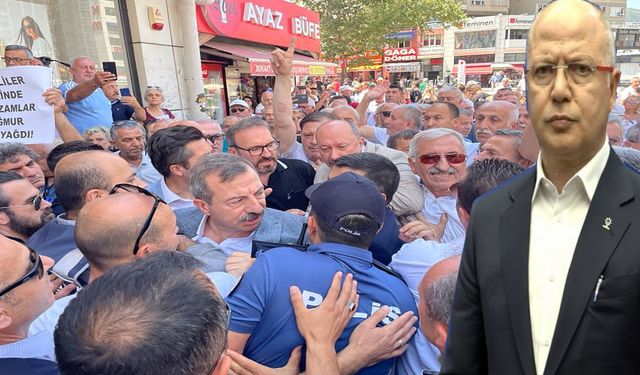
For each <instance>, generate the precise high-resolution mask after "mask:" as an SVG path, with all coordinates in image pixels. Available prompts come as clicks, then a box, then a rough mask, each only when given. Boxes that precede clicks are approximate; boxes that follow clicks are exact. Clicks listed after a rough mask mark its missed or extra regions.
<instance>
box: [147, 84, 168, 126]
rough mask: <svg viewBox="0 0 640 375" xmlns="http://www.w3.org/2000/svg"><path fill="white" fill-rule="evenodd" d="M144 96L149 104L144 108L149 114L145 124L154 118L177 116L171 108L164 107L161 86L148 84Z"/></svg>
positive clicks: (161, 118) (162, 118)
mask: <svg viewBox="0 0 640 375" xmlns="http://www.w3.org/2000/svg"><path fill="white" fill-rule="evenodd" d="M144 97H145V99H146V101H147V106H146V107H145V108H144V111H145V112H146V114H147V119H146V120H145V124H147V123H149V122H151V121H154V120H173V119H175V118H176V116H174V115H173V113H171V111H170V110H168V109H166V108H162V103H163V102H164V95H163V94H162V89H161V88H160V87H158V86H147V90H146V91H145V93H144Z"/></svg>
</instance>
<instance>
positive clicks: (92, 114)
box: [59, 81, 113, 134]
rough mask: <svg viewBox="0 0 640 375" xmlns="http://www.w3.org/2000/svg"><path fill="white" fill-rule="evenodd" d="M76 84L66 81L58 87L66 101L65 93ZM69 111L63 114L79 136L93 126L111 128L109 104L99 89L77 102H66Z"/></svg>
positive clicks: (111, 120) (111, 119) (111, 118)
mask: <svg viewBox="0 0 640 375" xmlns="http://www.w3.org/2000/svg"><path fill="white" fill-rule="evenodd" d="M77 85H78V84H77V83H75V82H74V81H67V82H64V83H63V84H61V85H60V87H59V89H60V91H62V96H63V97H64V99H65V100H67V92H68V91H69V90H71V89H72V88H74V87H76V86H77ZM67 107H69V110H68V111H67V112H66V113H65V115H66V116H67V118H68V119H69V121H70V122H71V124H73V126H74V127H75V128H76V129H78V132H80V134H84V132H85V130H87V129H89V128H92V127H94V126H105V127H107V128H110V127H111V124H112V123H113V117H112V115H111V103H110V102H109V99H107V97H106V96H105V95H104V92H102V90H101V89H100V88H97V89H95V90H94V91H93V92H92V93H91V95H89V96H87V97H86V98H84V99H82V100H79V101H77V102H73V103H69V102H67Z"/></svg>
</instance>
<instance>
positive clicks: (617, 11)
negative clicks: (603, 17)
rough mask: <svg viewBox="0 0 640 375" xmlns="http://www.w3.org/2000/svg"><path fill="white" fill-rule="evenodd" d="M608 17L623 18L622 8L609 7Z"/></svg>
mask: <svg viewBox="0 0 640 375" xmlns="http://www.w3.org/2000/svg"><path fill="white" fill-rule="evenodd" d="M609 17H624V8H623V7H609Z"/></svg>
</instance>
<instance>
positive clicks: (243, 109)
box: [229, 107, 246, 113]
mask: <svg viewBox="0 0 640 375" xmlns="http://www.w3.org/2000/svg"><path fill="white" fill-rule="evenodd" d="M245 110H246V108H245V107H239V108H231V109H230V110H229V111H230V112H231V113H238V112H244V111H245Z"/></svg>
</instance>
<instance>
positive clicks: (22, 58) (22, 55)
mask: <svg viewBox="0 0 640 375" xmlns="http://www.w3.org/2000/svg"><path fill="white" fill-rule="evenodd" d="M34 60H35V59H34V57H33V53H31V50H30V49H29V48H27V47H25V46H21V45H17V44H10V45H7V46H5V47H4V56H3V57H2V61H4V63H5V65H6V66H7V67H10V66H21V65H35V63H34Z"/></svg>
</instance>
